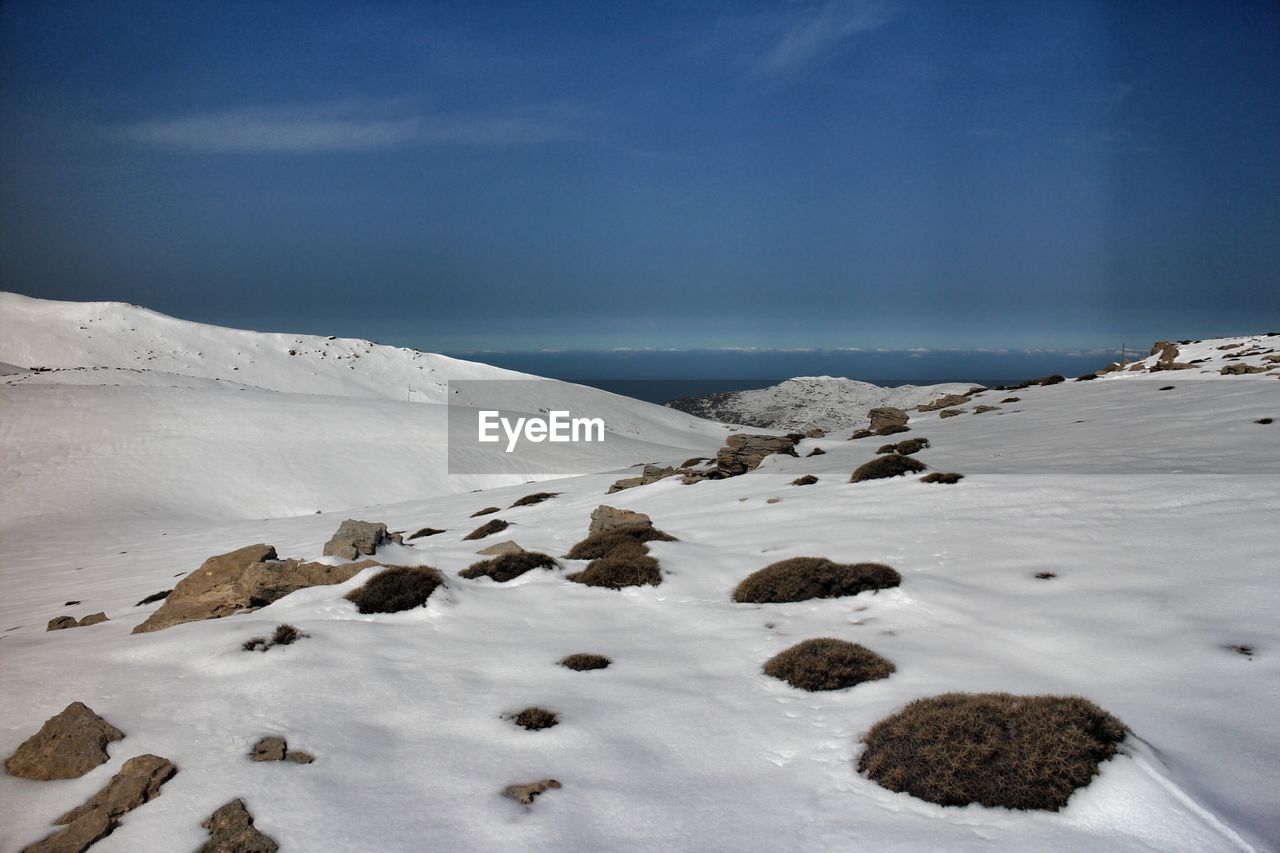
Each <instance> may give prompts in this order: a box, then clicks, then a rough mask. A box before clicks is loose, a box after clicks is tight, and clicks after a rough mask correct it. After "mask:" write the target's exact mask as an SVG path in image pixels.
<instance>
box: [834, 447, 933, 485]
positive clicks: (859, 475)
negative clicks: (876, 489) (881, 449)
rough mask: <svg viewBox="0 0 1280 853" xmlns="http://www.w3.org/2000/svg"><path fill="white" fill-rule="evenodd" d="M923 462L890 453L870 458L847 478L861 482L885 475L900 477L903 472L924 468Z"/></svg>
mask: <svg viewBox="0 0 1280 853" xmlns="http://www.w3.org/2000/svg"><path fill="white" fill-rule="evenodd" d="M924 467H925V466H924V463H923V462H921V461H919V460H918V459H912V458H911V457H910V456H901V455H899V454H897V453H890V454H888V455H887V456H881V457H878V458H876V459H872V460H871V461H870V462H868V463H866V464H865V465H860V466H858V469H857V470H856V471H854V472H853V476H852V477H850V478H849V482H850V483H861V482H862V481H863V480H883V479H885V478H886V477H901V476H902V475H904V474H915V473H918V472H920V471H923V470H924Z"/></svg>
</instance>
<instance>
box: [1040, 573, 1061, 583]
mask: <svg viewBox="0 0 1280 853" xmlns="http://www.w3.org/2000/svg"><path fill="white" fill-rule="evenodd" d="M1057 576H1058V573H1057V572H1036V578H1037V579H1039V580H1042V581H1047V580H1053V579H1054V578H1056V577H1057Z"/></svg>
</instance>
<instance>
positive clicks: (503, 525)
mask: <svg viewBox="0 0 1280 853" xmlns="http://www.w3.org/2000/svg"><path fill="white" fill-rule="evenodd" d="M510 526H511V522H509V521H503V520H502V519H500V518H495V519H493V521H486V522H485V523H484V524H482V525H480V526H479V527H477V528H476V529H475V530H473V531H471V532H470V533H468V534H467V535H466V536H463V537H462V541H463V542H467V541H469V540H472V539H483V538H484V537H486V536H489V535H491V534H494V533H499V532H501V531H503V530H506V529H507V528H508V527H510Z"/></svg>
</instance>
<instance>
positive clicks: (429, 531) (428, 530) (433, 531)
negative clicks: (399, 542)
mask: <svg viewBox="0 0 1280 853" xmlns="http://www.w3.org/2000/svg"><path fill="white" fill-rule="evenodd" d="M439 533H444V531H443V530H441V529H440V528H439V527H424V528H422V529H421V530H419V531H418V532H417V533H415V534H413V535H412V536H409V537H407V538H406V541H408V540H409V539H421V538H422V537H423V536H435V535H437V534H439Z"/></svg>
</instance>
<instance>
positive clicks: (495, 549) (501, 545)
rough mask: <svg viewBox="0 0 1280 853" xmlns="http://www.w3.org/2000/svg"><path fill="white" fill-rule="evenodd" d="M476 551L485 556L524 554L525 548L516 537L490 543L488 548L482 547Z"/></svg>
mask: <svg viewBox="0 0 1280 853" xmlns="http://www.w3.org/2000/svg"><path fill="white" fill-rule="evenodd" d="M476 553H477V554H481V555H483V556H485V557H501V556H503V555H504V554H523V553H524V549H523V548H521V547H520V546H519V545H518V544H516V541H515V540H514V539H508V540H506V541H505V542H498V543H497V544H494V545H490V546H489V547H488V548H481V549H480V550H479V551H476Z"/></svg>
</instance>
